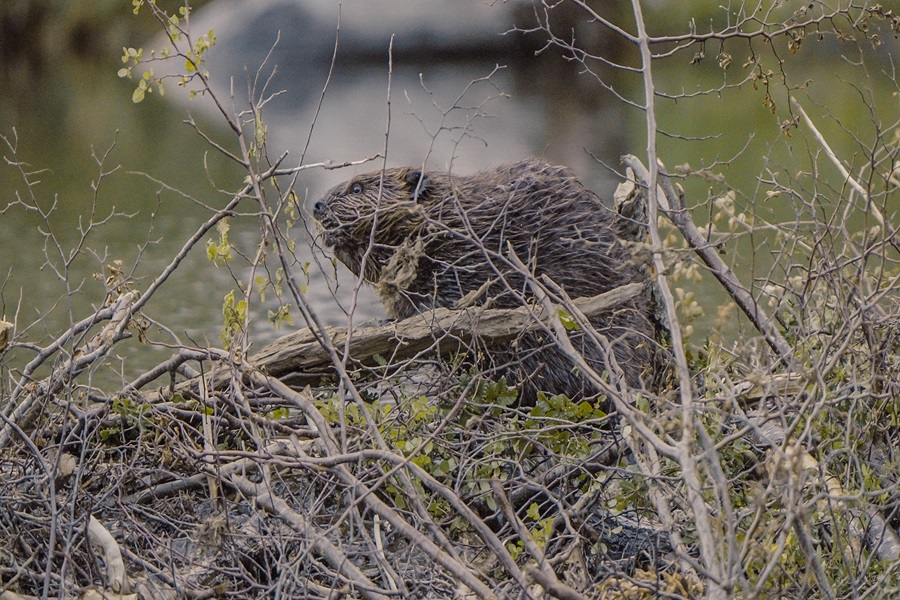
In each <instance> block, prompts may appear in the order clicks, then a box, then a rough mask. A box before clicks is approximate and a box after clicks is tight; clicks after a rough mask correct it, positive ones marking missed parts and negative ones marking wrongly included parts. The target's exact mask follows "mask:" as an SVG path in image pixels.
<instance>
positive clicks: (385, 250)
mask: <svg viewBox="0 0 900 600" xmlns="http://www.w3.org/2000/svg"><path fill="white" fill-rule="evenodd" d="M313 216H314V217H315V219H316V220H317V221H318V223H319V225H320V227H321V230H322V232H321V236H322V240H323V243H324V245H325V246H326V247H330V248H332V249H333V251H334V255H335V256H336V257H337V258H338V259H339V260H340V261H341V262H342V263H344V264H345V265H346V266H347V267H348V268H349V269H350V270H351V271H352V272H353V273H354V274H356V276H358V277H362V278H364V279H365V280H366V281H367V282H370V283H372V284H375V286H376V290H377V293H378V295H379V298H380V299H381V301H382V303H383V304H384V307H385V310H386V312H387V313H388V315H389V316H390V317H391V318H395V319H402V318H406V317H409V316H411V315H413V314H415V313H418V312H423V311H426V310H430V309H433V308H436V307H448V308H454V307H458V306H459V305H460V303H461V302H462V303H464V304H466V305H470V304H486V303H488V302H489V303H490V305H491V306H493V307H497V308H515V307H517V306H521V305H522V304H523V302H527V301H528V300H529V298H531V297H532V295H531V293H530V288H529V286H528V284H527V281H526V278H525V277H523V276H522V274H521V273H519V272H518V271H517V269H516V268H515V267H514V266H513V265H512V264H511V263H510V261H509V260H508V258H507V257H508V256H509V255H508V248H509V247H511V248H512V250H513V251H514V252H515V253H516V255H517V256H518V257H519V258H520V259H521V260H522V262H524V263H525V264H526V265H528V267H529V269H531V272H532V274H533V275H534V276H536V277H538V278H540V277H541V276H542V275H547V276H549V277H550V278H551V279H552V280H553V281H554V282H555V283H557V284H558V285H559V286H560V287H562V288H563V289H564V290H565V291H566V292H567V293H568V295H569V296H570V297H572V298H578V297H586V296H595V295H597V294H600V293H602V292H606V291H609V290H611V289H613V288H616V287H618V286H621V285H624V284H627V283H632V282H635V281H639V280H640V279H642V277H641V275H640V273H639V272H638V270H637V269H636V268H635V267H634V266H632V265H631V262H630V261H629V252H628V250H627V249H626V247H625V245H624V244H622V243H620V234H621V232H622V230H623V228H624V227H626V226H627V224H626V223H625V222H624V220H623V219H622V218H620V217H619V216H618V215H616V214H614V213H613V212H612V211H611V210H610V209H608V208H607V207H606V206H604V204H603V203H602V201H601V200H600V199H599V198H598V197H597V196H596V195H595V194H594V193H593V192H591V191H590V190H588V189H587V188H586V187H585V186H584V185H583V184H582V183H581V182H580V181H579V180H578V179H577V178H576V177H574V176H573V175H572V174H571V173H570V172H569V171H568V169H566V168H565V167H561V166H556V165H552V164H548V163H546V162H543V161H540V160H537V159H528V160H523V161H520V162H515V163H510V164H504V165H501V166H498V167H496V168H492V169H488V170H483V171H480V172H477V173H475V174H473V175H456V174H451V173H446V172H437V171H422V170H421V169H418V168H416V167H399V168H390V169H385V170H382V171H374V172H371V173H365V174H362V175H357V176H356V177H354V178H352V179H350V180H349V181H347V182H345V183H342V184H340V185H337V186H335V187H333V188H331V189H330V190H328V191H327V192H326V193H325V194H324V195H323V196H322V197H321V198H320V199H319V200H318V201H317V202H316V203H315V205H314V210H313ZM648 298H649V297H648ZM591 323H592V325H593V326H594V328H595V329H596V330H597V331H598V332H599V333H601V334H602V335H604V336H606V338H607V339H608V340H609V345H610V347H611V348H612V350H613V353H614V355H615V359H616V363H617V364H618V367H619V368H620V369H621V370H622V372H623V374H624V377H625V380H626V382H627V383H628V384H629V385H631V386H633V387H639V386H641V385H642V383H641V381H642V372H643V371H644V370H645V369H647V368H648V367H650V366H651V359H652V356H653V352H652V350H651V347H652V344H653V338H654V334H653V332H654V328H653V325H652V308H651V302H649V300H647V301H640V302H634V303H632V304H629V305H625V306H622V307H619V308H618V309H616V310H614V311H611V312H610V313H608V314H604V315H602V316H600V317H597V318H594V319H592V321H591ZM571 337H572V341H573V343H574V344H575V347H576V348H578V349H579V350H580V351H582V352H583V353H584V356H585V358H586V359H587V360H588V362H589V363H590V364H591V366H593V367H595V368H597V369H598V371H600V372H602V371H604V370H605V371H607V372H609V373H612V372H615V370H612V369H608V368H607V366H608V365H607V353H606V352H604V350H603V349H602V347H600V345H599V344H597V343H596V341H595V340H589V339H587V336H586V335H585V334H584V333H582V332H577V331H576V332H573V334H572V336H571ZM489 355H490V358H491V360H492V364H493V365H494V375H496V376H500V375H502V376H505V377H506V378H507V382H508V383H510V384H512V385H518V386H520V401H525V402H528V401H533V400H534V398H535V397H536V394H537V393H538V392H544V393H547V394H565V395H567V396H569V398H572V399H576V398H586V397H589V396H591V395H593V394H594V393H595V392H594V391H593V389H592V387H591V386H590V385H589V384H588V383H587V382H586V381H584V380H583V379H582V378H581V377H579V376H578V374H577V372H576V370H575V368H574V366H573V364H572V362H571V361H570V360H569V359H568V358H567V357H566V356H565V355H564V354H563V352H562V351H561V350H560V349H559V348H558V347H556V345H555V344H554V343H553V341H552V340H551V339H550V336H549V334H547V333H546V332H543V331H540V332H535V333H523V334H522V335H521V336H520V337H519V338H518V339H517V341H516V342H515V343H514V344H513V345H512V347H510V348H508V349H499V350H498V349H494V348H492V349H490V352H489Z"/></svg>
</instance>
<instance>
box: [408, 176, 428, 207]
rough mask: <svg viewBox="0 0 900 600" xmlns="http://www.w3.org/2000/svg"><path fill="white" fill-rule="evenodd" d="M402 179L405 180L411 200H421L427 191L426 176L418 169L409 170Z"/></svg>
mask: <svg viewBox="0 0 900 600" xmlns="http://www.w3.org/2000/svg"><path fill="white" fill-rule="evenodd" d="M404 179H406V183H407V185H408V186H409V191H410V194H411V195H412V196H413V200H421V198H422V196H424V195H425V193H426V192H427V191H428V174H427V173H423V172H422V171H420V170H419V169H410V170H409V171H407V173H406V177H405V178H404Z"/></svg>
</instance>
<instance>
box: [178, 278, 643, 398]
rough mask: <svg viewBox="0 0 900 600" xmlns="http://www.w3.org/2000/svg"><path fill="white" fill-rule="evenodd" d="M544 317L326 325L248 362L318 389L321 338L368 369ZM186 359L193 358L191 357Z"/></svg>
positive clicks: (505, 337) (618, 297)
mask: <svg viewBox="0 0 900 600" xmlns="http://www.w3.org/2000/svg"><path fill="white" fill-rule="evenodd" d="M643 290H644V284H641V283H630V284H628V285H624V286H622V287H619V288H616V289H614V290H610V291H609V292H606V293H604V294H600V295H598V296H594V297H591V298H578V299H576V300H572V301H571V306H572V308H574V309H576V310H578V311H579V312H581V313H582V314H583V315H584V316H585V317H588V318H590V317H593V316H596V315H598V314H600V313H603V312H606V311H609V310H610V309H613V308H615V307H616V306H619V305H622V304H624V303H626V302H628V301H630V300H633V299H635V298H637V297H638V296H640V294H641V293H642V292H643ZM554 318H556V315H554ZM547 319H548V316H547V315H546V314H545V311H544V309H543V308H540V307H530V306H521V307H519V308H516V309H497V308H493V309H492V308H484V307H470V308H465V309H458V310H450V309H446V308H438V309H435V310H431V311H428V312H425V313H422V314H417V315H413V316H412V317H409V318H408V319H403V320H401V321H395V322H391V323H387V324H384V325H374V326H361V327H359V328H356V329H354V330H353V331H351V332H348V331H347V329H346V328H342V327H326V328H325V329H324V332H318V331H313V330H311V329H302V330H299V331H296V332H294V333H291V334H288V335H286V336H283V337H281V338H279V339H278V340H276V341H274V342H272V343H271V344H269V345H267V346H265V347H264V348H262V349H261V350H260V351H259V352H257V353H256V354H253V355H252V356H251V357H250V358H249V362H250V366H251V367H252V368H254V369H257V370H258V371H260V372H261V373H264V374H266V375H269V376H271V377H275V378H278V379H280V380H281V381H283V382H284V383H286V384H288V385H290V386H291V387H294V388H298V389H299V388H302V387H305V386H307V385H318V384H319V383H321V381H322V378H323V377H328V376H331V375H333V374H334V373H335V367H334V364H333V359H332V357H331V355H330V354H329V353H328V351H327V350H326V349H325V345H323V343H322V342H321V336H322V335H327V336H329V338H330V339H331V342H332V347H334V348H344V347H345V346H346V342H347V337H348V334H349V337H350V343H349V346H348V347H349V360H348V364H349V365H351V366H372V365H375V364H377V362H378V357H389V358H390V359H391V362H392V363H393V362H395V361H401V360H403V359H408V358H412V357H414V356H420V355H421V354H422V353H423V352H426V353H429V354H432V355H441V356H447V355H450V354H453V353H456V352H460V351H464V350H465V349H466V348H468V347H470V346H471V344H472V343H473V341H475V340H477V342H478V343H479V344H480V345H482V346H486V347H490V346H496V345H499V344H504V343H508V342H509V341H511V340H513V339H515V338H516V336H518V335H520V334H521V333H522V332H523V331H533V330H536V329H538V328H541V327H544V326H546V323H547ZM191 358H198V355H197V354H196V353H195V354H193V355H192V356H191ZM176 362H177V361H176ZM173 364H174V363H173ZM229 377H230V375H229V373H228V372H226V371H220V372H219V373H217V374H213V375H207V376H206V384H207V385H208V386H210V388H216V387H219V384H222V383H224V382H226V381H227V379H228V378H229ZM200 381H201V379H200V377H194V378H191V379H189V380H188V381H185V382H183V383H181V384H179V385H178V386H176V388H175V390H174V392H175V393H184V392H188V391H189V390H196V389H197V388H198V385H199V384H200Z"/></svg>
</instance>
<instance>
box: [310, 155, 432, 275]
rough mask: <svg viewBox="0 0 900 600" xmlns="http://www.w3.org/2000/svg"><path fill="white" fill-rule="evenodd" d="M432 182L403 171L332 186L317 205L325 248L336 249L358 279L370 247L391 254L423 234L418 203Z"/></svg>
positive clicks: (367, 175) (364, 176)
mask: <svg viewBox="0 0 900 600" xmlns="http://www.w3.org/2000/svg"><path fill="white" fill-rule="evenodd" d="M429 183H430V182H429V178H428V174H427V173H423V172H422V171H421V170H419V169H416V168H414V167H400V168H395V169H385V170H384V171H374V172H371V173H365V174H362V175H357V176H356V177H354V178H353V179H351V180H349V181H347V182H345V183H342V184H340V185H336V186H334V187H333V188H331V189H330V190H328V191H327V192H325V194H324V195H323V196H322V197H321V198H320V199H319V200H318V201H317V202H316V203H315V204H314V205H313V217H315V219H316V221H318V223H319V225H320V227H321V228H322V241H323V243H324V245H325V246H328V247H333V248H334V252H335V255H336V256H337V258H338V259H340V261H341V262H343V263H344V264H345V265H347V266H348V267H350V269H351V270H352V271H353V272H355V273H356V274H357V275H358V274H359V265H360V261H361V260H362V256H363V254H364V253H365V250H366V248H368V247H369V245H370V244H374V245H373V249H375V250H378V249H384V250H389V249H390V248H396V247H398V246H400V245H401V244H403V242H404V241H405V240H407V239H409V238H411V237H414V236H415V235H416V233H417V232H418V231H420V230H421V228H422V223H423V221H424V218H423V214H422V208H421V206H420V205H419V202H420V201H422V200H424V199H425V198H426V197H427V196H428V194H429ZM373 228H374V230H375V233H374V235H373V234H372V230H373ZM376 254H377V252H376ZM375 262H376V263H377V262H378V259H377V257H375ZM367 270H368V269H367ZM366 278H367V279H370V280H371V277H370V276H368V275H367V277H366Z"/></svg>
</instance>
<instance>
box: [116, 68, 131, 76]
mask: <svg viewBox="0 0 900 600" xmlns="http://www.w3.org/2000/svg"><path fill="white" fill-rule="evenodd" d="M117 75H118V76H119V77H131V69H127V68H125V67H122V68H121V69H119V72H118V73H117Z"/></svg>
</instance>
